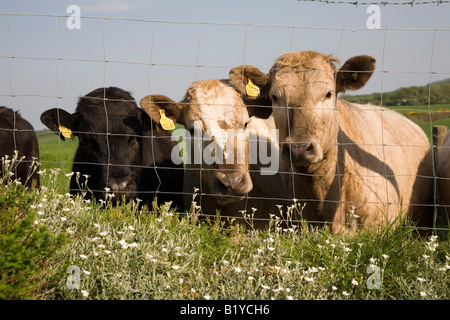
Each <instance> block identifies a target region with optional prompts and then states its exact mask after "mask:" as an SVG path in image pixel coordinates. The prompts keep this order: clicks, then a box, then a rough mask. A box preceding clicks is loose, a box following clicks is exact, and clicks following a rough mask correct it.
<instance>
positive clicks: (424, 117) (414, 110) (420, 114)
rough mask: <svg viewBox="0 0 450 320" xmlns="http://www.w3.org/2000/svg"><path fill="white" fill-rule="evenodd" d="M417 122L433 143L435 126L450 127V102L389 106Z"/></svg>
mask: <svg viewBox="0 0 450 320" xmlns="http://www.w3.org/2000/svg"><path fill="white" fill-rule="evenodd" d="M388 108H390V109H392V110H395V111H397V112H399V113H401V114H403V115H404V116H405V117H407V118H409V119H411V120H412V121H414V122H415V123H417V124H418V125H419V126H420V127H421V128H422V130H423V131H424V132H425V133H426V135H427V137H428V140H429V141H430V143H431V141H432V140H431V132H432V128H433V126H446V127H447V128H449V129H450V104H432V105H430V106H428V105H415V106H396V107H388Z"/></svg>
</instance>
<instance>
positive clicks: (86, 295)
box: [81, 290, 89, 298]
mask: <svg viewBox="0 0 450 320" xmlns="http://www.w3.org/2000/svg"><path fill="white" fill-rule="evenodd" d="M81 294H82V295H83V297H85V298H87V297H89V292H88V291H86V290H81Z"/></svg>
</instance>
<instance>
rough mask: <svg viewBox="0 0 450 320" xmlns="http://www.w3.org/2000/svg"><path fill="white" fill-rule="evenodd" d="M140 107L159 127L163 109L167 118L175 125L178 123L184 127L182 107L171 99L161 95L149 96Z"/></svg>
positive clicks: (144, 98)
mask: <svg viewBox="0 0 450 320" xmlns="http://www.w3.org/2000/svg"><path fill="white" fill-rule="evenodd" d="M140 105H141V108H142V109H143V110H144V111H145V113H147V114H148V115H149V116H150V118H151V119H152V120H153V121H155V122H156V123H157V124H158V125H159V123H160V120H161V113H160V110H161V109H163V110H164V113H165V115H166V117H168V118H169V119H171V120H172V121H173V122H174V123H177V122H178V123H179V124H183V125H184V123H182V122H183V119H181V117H180V114H181V110H182V106H181V105H180V104H179V103H176V102H175V101H173V100H172V99H170V98H169V97H166V96H164V95H161V94H155V95H148V96H145V97H143V98H142V99H141V101H140Z"/></svg>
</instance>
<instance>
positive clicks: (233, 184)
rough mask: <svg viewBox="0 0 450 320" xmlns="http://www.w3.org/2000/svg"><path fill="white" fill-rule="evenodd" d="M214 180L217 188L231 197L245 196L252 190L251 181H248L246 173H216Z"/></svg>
mask: <svg viewBox="0 0 450 320" xmlns="http://www.w3.org/2000/svg"><path fill="white" fill-rule="evenodd" d="M216 179H217V181H218V183H219V186H221V187H222V189H225V190H226V192H224V193H226V194H232V195H239V196H242V195H245V194H247V193H248V192H250V191H251V190H252V189H253V184H252V182H251V179H249V177H248V174H247V173H246V172H241V171H230V172H226V173H225V172H220V171H219V172H217V173H216Z"/></svg>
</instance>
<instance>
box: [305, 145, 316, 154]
mask: <svg viewBox="0 0 450 320" xmlns="http://www.w3.org/2000/svg"><path fill="white" fill-rule="evenodd" d="M305 151H306V152H314V146H313V144H312V143H309V144H308V145H307V146H306V148H305Z"/></svg>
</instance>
